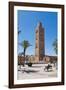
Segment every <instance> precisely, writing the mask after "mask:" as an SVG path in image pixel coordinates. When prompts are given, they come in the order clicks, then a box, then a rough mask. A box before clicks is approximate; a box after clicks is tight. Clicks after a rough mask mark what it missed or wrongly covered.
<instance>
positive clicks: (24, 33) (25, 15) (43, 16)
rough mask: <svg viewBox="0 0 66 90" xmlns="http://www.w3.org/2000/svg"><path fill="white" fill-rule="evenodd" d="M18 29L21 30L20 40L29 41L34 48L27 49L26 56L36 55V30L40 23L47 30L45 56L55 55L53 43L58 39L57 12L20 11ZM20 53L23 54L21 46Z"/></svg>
mask: <svg viewBox="0 0 66 90" xmlns="http://www.w3.org/2000/svg"><path fill="white" fill-rule="evenodd" d="M17 14H18V15H17V18H18V27H19V30H21V33H20V34H19V37H18V40H19V42H22V41H23V40H28V41H29V42H30V44H31V45H32V46H30V47H29V48H27V50H26V54H28V55H35V30H36V27H37V24H38V23H39V22H41V23H42V26H43V28H44V30H45V55H55V52H54V49H53V46H52V43H53V41H54V40H55V39H56V38H57V12H45V11H44V12H42V11H24V10H18V13H17ZM18 49H19V50H18V53H19V52H23V48H22V47H21V46H19V47H18Z"/></svg>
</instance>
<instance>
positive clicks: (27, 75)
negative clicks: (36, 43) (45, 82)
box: [17, 64, 57, 80]
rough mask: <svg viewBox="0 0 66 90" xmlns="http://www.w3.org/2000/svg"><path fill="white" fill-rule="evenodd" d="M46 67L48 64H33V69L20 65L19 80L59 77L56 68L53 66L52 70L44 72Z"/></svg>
mask: <svg viewBox="0 0 66 90" xmlns="http://www.w3.org/2000/svg"><path fill="white" fill-rule="evenodd" d="M46 66H47V64H33V65H32V67H28V66H27V65H25V66H24V67H23V66H21V67H20V65H19V66H18V72H17V73H18V74H17V75H18V77H17V79H18V80H21V79H38V78H39V79H41V78H51V77H57V69H56V67H55V66H54V65H53V64H52V68H51V69H49V70H48V71H47V70H44V69H45V67H46Z"/></svg>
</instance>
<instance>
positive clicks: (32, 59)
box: [18, 56, 57, 64]
mask: <svg viewBox="0 0 66 90" xmlns="http://www.w3.org/2000/svg"><path fill="white" fill-rule="evenodd" d="M24 62H26V63H29V62H31V63H49V62H51V63H54V62H57V56H44V57H43V60H35V56H26V57H25V61H24V57H23V56H18V64H23V63H24Z"/></svg>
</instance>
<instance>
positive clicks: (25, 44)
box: [20, 40, 31, 66]
mask: <svg viewBox="0 0 66 90" xmlns="http://www.w3.org/2000/svg"><path fill="white" fill-rule="evenodd" d="M20 45H21V46H22V47H23V49H24V50H23V54H24V61H25V54H26V49H27V48H28V47H29V46H31V45H30V43H29V42H28V41H27V40H24V41H22V43H20ZM23 64H24V63H23ZM23 66H24V65H23Z"/></svg>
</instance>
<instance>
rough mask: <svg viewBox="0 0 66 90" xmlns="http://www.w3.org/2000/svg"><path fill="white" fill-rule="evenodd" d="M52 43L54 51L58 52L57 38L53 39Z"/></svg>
mask: <svg viewBox="0 0 66 90" xmlns="http://www.w3.org/2000/svg"><path fill="white" fill-rule="evenodd" d="M52 45H53V48H54V51H55V53H56V54H57V53H58V46H57V39H55V41H54V42H53V44H52Z"/></svg>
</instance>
